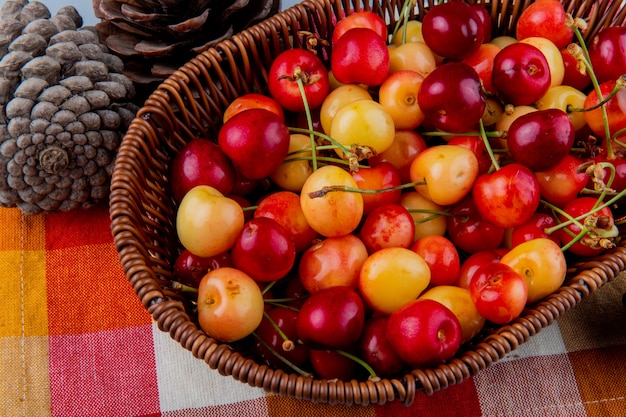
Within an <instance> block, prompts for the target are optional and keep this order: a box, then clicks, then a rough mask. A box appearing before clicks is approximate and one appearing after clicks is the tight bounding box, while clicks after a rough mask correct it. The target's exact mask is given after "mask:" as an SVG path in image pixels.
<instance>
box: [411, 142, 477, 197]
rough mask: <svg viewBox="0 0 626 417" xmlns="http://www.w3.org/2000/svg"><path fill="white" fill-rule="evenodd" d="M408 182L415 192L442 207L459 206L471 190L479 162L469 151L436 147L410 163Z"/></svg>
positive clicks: (456, 147) (449, 146)
mask: <svg viewBox="0 0 626 417" xmlns="http://www.w3.org/2000/svg"><path fill="white" fill-rule="evenodd" d="M410 169H411V181H412V182H415V183H420V184H419V185H416V186H415V189H416V190H417V192H419V193H420V194H422V195H423V196H424V197H426V198H428V199H429V200H431V201H433V202H434V203H436V204H438V205H441V206H448V205H452V204H455V203H458V202H459V201H460V200H461V199H462V198H463V197H465V196H466V195H467V194H468V193H469V192H470V191H471V189H472V186H473V184H474V181H475V180H476V177H477V176H478V160H477V158H476V155H474V152H472V151H471V150H470V149H468V148H465V147H462V146H455V145H436V146H431V147H430V148H428V149H426V150H424V151H423V152H421V153H419V154H418V155H417V156H416V157H415V159H413V161H412V162H411V168H410Z"/></svg>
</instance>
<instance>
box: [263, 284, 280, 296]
mask: <svg viewBox="0 0 626 417" xmlns="http://www.w3.org/2000/svg"><path fill="white" fill-rule="evenodd" d="M276 282H277V281H271V282H270V283H269V284H267V285H266V286H265V288H263V290H262V291H261V294H262V295H265V294H267V292H268V291H269V290H271V289H272V287H273V286H274V285H276Z"/></svg>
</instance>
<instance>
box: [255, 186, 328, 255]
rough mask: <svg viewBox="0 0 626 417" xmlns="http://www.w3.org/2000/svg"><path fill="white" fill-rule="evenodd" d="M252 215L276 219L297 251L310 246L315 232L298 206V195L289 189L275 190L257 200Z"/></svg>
mask: <svg viewBox="0 0 626 417" xmlns="http://www.w3.org/2000/svg"><path fill="white" fill-rule="evenodd" d="M254 217H269V218H272V219H274V220H276V221H277V222H278V223H279V224H280V225H281V226H282V227H283V228H284V229H285V230H286V231H287V233H288V234H289V236H291V239H292V240H293V243H294V247H295V249H296V252H297V253H301V252H303V251H304V250H306V249H307V248H309V247H310V246H311V244H312V243H313V241H314V240H315V239H316V238H317V232H316V231H315V230H314V229H313V228H312V227H311V226H310V225H309V223H308V222H307V220H306V217H304V213H303V212H302V207H301V206H300V196H299V195H298V194H296V193H294V192H291V191H276V192H274V193H271V194H268V195H267V196H265V197H263V198H262V199H261V201H259V203H258V205H257V208H256V210H255V211H254Z"/></svg>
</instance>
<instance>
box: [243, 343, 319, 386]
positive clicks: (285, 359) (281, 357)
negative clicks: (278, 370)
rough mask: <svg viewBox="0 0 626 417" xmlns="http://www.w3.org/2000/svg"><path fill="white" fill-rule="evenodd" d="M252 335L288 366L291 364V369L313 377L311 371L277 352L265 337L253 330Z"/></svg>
mask: <svg viewBox="0 0 626 417" xmlns="http://www.w3.org/2000/svg"><path fill="white" fill-rule="evenodd" d="M252 336H254V338H255V339H256V340H258V341H259V343H261V344H262V345H263V346H264V347H265V348H266V349H267V350H269V351H270V352H272V354H273V355H274V356H276V357H277V358H278V359H280V360H281V361H282V362H283V363H285V364H286V365H287V366H289V367H290V368H291V369H293V370H294V371H296V372H297V373H298V374H300V375H301V376H304V377H307V378H311V377H313V375H312V374H311V373H309V372H306V371H304V370H302V369H300V368H299V367H298V366H296V365H295V364H293V363H292V362H291V361H290V360H288V359H287V358H285V357H284V356H283V355H281V354H280V353H278V352H276V350H275V349H274V348H272V347H271V346H270V345H268V344H267V342H266V341H265V340H263V339H261V337H260V336H259V335H258V334H256V332H252Z"/></svg>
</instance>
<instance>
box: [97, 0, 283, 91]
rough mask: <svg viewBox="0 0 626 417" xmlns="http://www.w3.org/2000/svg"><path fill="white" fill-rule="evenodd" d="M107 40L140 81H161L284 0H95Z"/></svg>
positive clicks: (272, 11) (258, 19)
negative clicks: (196, 55) (195, 56)
mask: <svg viewBox="0 0 626 417" xmlns="http://www.w3.org/2000/svg"><path fill="white" fill-rule="evenodd" d="M92 1H93V8H94V12H95V15H96V17H98V18H100V19H101V22H100V23H98V24H96V27H97V28H98V31H99V32H100V34H101V36H102V42H103V43H104V44H105V45H106V46H107V47H108V48H109V49H110V50H111V51H113V52H114V53H116V54H117V55H118V56H121V57H123V58H124V62H125V64H126V66H125V71H126V75H128V77H129V78H131V79H132V80H133V82H135V84H136V85H138V84H139V85H141V84H150V83H158V82H161V81H163V79H164V78H166V77H167V76H169V75H170V74H171V73H172V72H174V71H175V70H176V69H178V68H179V67H180V66H182V65H183V64H184V63H185V62H187V61H188V60H189V59H190V58H191V57H192V56H193V55H195V54H198V53H200V52H202V51H203V50H205V49H207V48H209V47H210V46H211V45H213V44H215V43H217V42H218V41H220V40H222V39H224V38H226V37H228V36H230V35H232V34H234V33H235V32H238V31H240V30H242V29H244V28H245V27H247V26H249V25H251V24H253V23H255V22H258V21H260V20H263V19H265V18H267V17H269V16H270V15H272V14H274V13H277V12H278V9H279V8H280V0H235V1H223V0H197V1H188V0H92Z"/></svg>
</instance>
